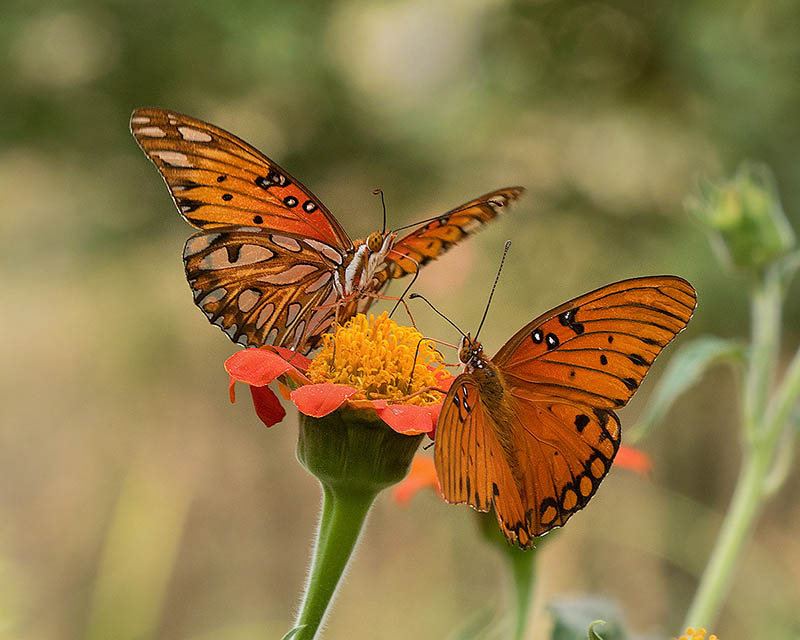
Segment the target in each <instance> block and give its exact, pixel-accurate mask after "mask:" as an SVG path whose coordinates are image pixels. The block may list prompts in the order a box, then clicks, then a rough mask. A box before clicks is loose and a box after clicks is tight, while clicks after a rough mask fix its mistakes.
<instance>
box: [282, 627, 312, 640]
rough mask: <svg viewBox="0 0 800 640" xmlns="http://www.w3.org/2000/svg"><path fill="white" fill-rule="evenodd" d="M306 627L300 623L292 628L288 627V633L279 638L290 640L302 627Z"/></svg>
mask: <svg viewBox="0 0 800 640" xmlns="http://www.w3.org/2000/svg"><path fill="white" fill-rule="evenodd" d="M305 628H306V625H304V624H301V625H300V626H299V627H295V628H294V629H290V630H289V633H287V634H286V635H285V636H283V638H281V640H291V639H292V638H294V637H295V636H296V635H297V634H298V633H300V632H301V631H302V630H303V629H305Z"/></svg>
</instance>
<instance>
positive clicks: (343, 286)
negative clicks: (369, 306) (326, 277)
mask: <svg viewBox="0 0 800 640" xmlns="http://www.w3.org/2000/svg"><path fill="white" fill-rule="evenodd" d="M396 238H397V234H394V233H387V234H384V233H383V232H380V231H376V232H375V233H372V234H370V235H369V236H367V237H366V238H362V239H359V240H356V242H355V243H354V244H353V249H352V250H351V251H350V252H349V253H348V255H347V256H346V257H345V259H344V260H343V262H342V265H341V266H340V268H339V273H337V274H336V275H335V277H334V279H335V283H336V287H337V289H338V291H339V294H340V296H341V297H344V296H348V295H351V294H353V293H356V292H363V291H366V290H367V289H368V288H369V283H370V281H371V280H372V278H373V277H374V276H375V274H376V273H377V272H378V271H380V270H381V269H382V268H385V267H386V260H385V258H386V255H387V254H388V253H389V251H391V250H392V246H393V245H394V241H395V239H396Z"/></svg>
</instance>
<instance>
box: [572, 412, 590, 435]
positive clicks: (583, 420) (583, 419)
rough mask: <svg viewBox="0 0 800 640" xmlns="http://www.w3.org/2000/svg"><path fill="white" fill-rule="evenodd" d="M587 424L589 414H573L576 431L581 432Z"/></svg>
mask: <svg viewBox="0 0 800 640" xmlns="http://www.w3.org/2000/svg"><path fill="white" fill-rule="evenodd" d="M587 424H589V416H587V415H585V414H583V413H579V414H578V415H577V416H575V427H576V428H577V429H578V433H581V432H582V431H583V429H584V427H585V426H586V425H587Z"/></svg>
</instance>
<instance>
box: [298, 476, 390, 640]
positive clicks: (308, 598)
mask: <svg viewBox="0 0 800 640" xmlns="http://www.w3.org/2000/svg"><path fill="white" fill-rule="evenodd" d="M321 484H322V514H321V516H320V528H319V532H318V537H317V543H316V545H315V548H314V556H313V560H312V562H311V571H310V577H309V580H308V584H307V585H306V591H305V596H304V599H303V604H302V606H301V609H300V616H299V617H298V619H297V622H296V623H295V626H296V627H300V630H299V631H298V632H297V633H296V634H295V635H293V636H292V638H293V639H296V640H310V639H311V638H314V637H315V636H316V634H317V630H318V629H319V626H320V624H321V623H322V620H323V618H324V617H325V612H326V611H327V609H328V606H329V605H330V603H331V600H332V599H333V595H334V593H335V591H336V586H337V585H338V584H339V579H340V578H341V577H342V574H343V573H344V570H345V567H346V566H347V563H348V561H349V559H350V556H351V555H352V553H353V549H354V548H355V545H356V542H357V541H358V537H359V535H360V534H361V530H362V528H363V526H364V522H365V521H366V518H367V512H368V511H369V508H370V507H371V506H372V503H373V501H374V500H375V497H376V496H377V495H378V492H377V491H369V490H362V491H349V490H347V489H342V488H337V487H333V486H330V485H328V484H325V483H321Z"/></svg>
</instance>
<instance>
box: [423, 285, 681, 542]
mask: <svg viewBox="0 0 800 640" xmlns="http://www.w3.org/2000/svg"><path fill="white" fill-rule="evenodd" d="M412 295H413V294H412ZM414 297H416V296H414ZM696 301H697V296H696V294H695V291H694V289H693V288H692V286H691V285H690V284H689V283H688V282H686V280H683V279H682V278H678V277H675V276H652V277H646V278H633V279H631V280H623V281H622V282H617V283H615V284H610V285H608V286H605V287H602V288H600V289H597V290H596V291H592V292H591V293H587V294H586V295H583V296H581V297H579V298H575V299H574V300H571V301H570V302H567V303H565V304H562V305H561V306H560V307H556V308H555V309H551V310H550V311H548V312H547V313H544V314H542V315H541V316H539V317H538V318H536V319H535V320H533V321H532V322H530V323H529V324H527V325H525V326H524V327H523V328H522V329H520V330H519V331H518V332H517V333H516V334H515V335H514V336H513V337H512V338H511V339H510V340H509V341H508V342H507V343H506V344H505V345H504V346H503V348H502V349H500V351H499V352H498V353H497V355H495V356H494V357H493V358H491V359H488V358H487V357H486V356H485V355H484V353H483V347H482V346H481V343H480V342H478V341H477V336H476V338H475V339H473V338H472V337H471V336H470V335H469V334H467V335H465V336H464V338H463V339H462V341H461V346H460V350H459V359H460V360H461V362H462V363H463V366H464V373H462V374H461V375H459V376H458V377H457V378H456V379H455V380H454V381H453V384H452V386H451V387H450V390H449V392H448V394H447V396H446V398H445V400H444V404H443V408H442V412H441V414H440V417H439V422H438V425H437V428H436V445H435V447H436V448H435V453H434V459H435V463H436V472H437V475H438V477H439V482H440V484H441V489H442V493H443V495H444V498H445V500H447V501H448V502H450V503H453V504H469V505H470V506H472V507H474V508H475V509H477V510H478V511H489V509H490V508H491V507H492V505H494V509H495V512H496V514H497V521H498V523H499V524H500V528H501V529H502V531H503V533H504V534H505V536H506V538H507V539H508V540H509V542H514V543H516V544H518V545H519V546H520V547H522V548H531V547H532V546H533V538H534V536H539V535H542V534H543V533H546V532H547V531H549V530H550V529H552V528H553V527H557V526H561V525H563V524H564V523H565V522H566V521H567V520H568V519H569V518H570V516H571V515H572V514H573V513H575V512H576V511H578V510H579V509H582V508H583V507H585V506H586V504H587V503H588V502H589V499H590V498H591V497H592V496H593V495H594V493H595V491H597V487H598V486H599V485H600V481H601V480H602V479H603V478H604V477H605V475H606V474H607V473H608V471H609V469H610V468H611V463H612V461H613V460H614V456H615V455H616V453H617V449H618V448H619V444H620V422H619V418H618V417H617V415H616V413H614V411H615V410H616V409H619V408H620V407H624V406H625V405H626V404H627V402H628V400H630V398H631V396H632V395H633V394H634V392H635V391H636V389H637V388H638V387H639V384H640V383H641V382H642V379H643V378H644V376H645V374H646V373H647V371H648V369H649V368H650V365H651V364H652V363H653V360H654V359H655V357H656V356H657V355H658V354H659V353H660V352H661V350H662V349H663V348H664V347H665V346H666V345H667V344H668V343H669V342H670V341H671V340H672V339H673V338H674V337H675V336H676V335H677V334H678V333H679V332H680V331H682V330H683V329H684V328H685V327H686V324H687V323H688V322H689V319H690V318H691V317H692V312H693V311H694V308H695V304H696ZM484 317H485V316H484ZM478 331H479V332H480V329H479V330H478Z"/></svg>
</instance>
